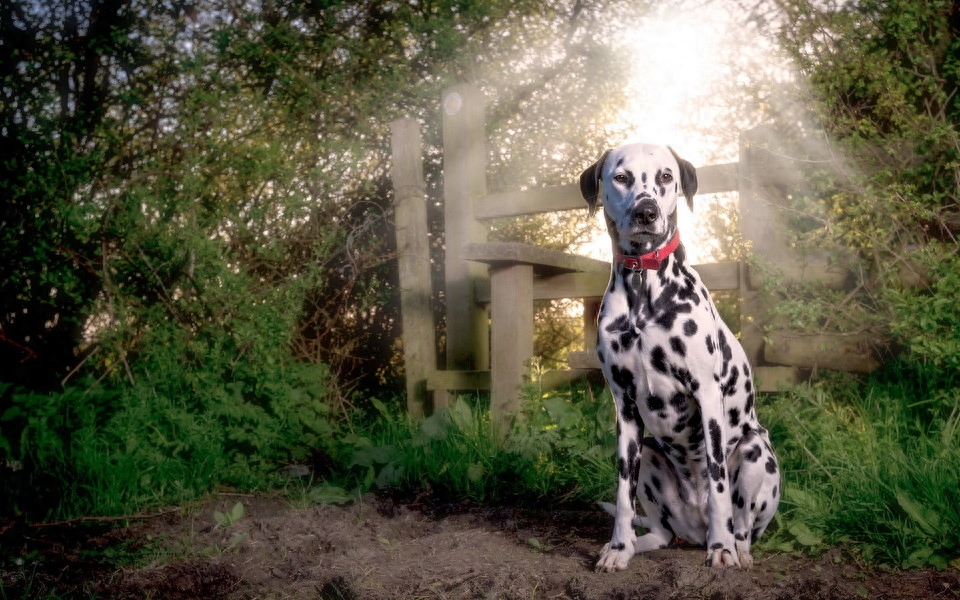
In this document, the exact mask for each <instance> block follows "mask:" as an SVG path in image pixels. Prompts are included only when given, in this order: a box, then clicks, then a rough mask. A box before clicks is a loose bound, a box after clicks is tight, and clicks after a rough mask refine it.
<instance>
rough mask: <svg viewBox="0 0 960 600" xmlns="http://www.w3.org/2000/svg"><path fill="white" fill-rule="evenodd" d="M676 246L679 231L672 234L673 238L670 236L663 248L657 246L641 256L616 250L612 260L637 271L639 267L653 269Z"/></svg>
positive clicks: (678, 239) (656, 267) (678, 244)
mask: <svg viewBox="0 0 960 600" xmlns="http://www.w3.org/2000/svg"><path fill="white" fill-rule="evenodd" d="M678 246H680V232H679V231H677V232H676V233H674V234H673V238H671V240H670V241H669V242H667V245H666V246H664V247H663V248H658V249H656V250H654V251H653V252H648V253H647V254H644V255H643V256H626V255H624V254H621V253H620V252H617V253H616V256H614V260H616V261H617V262H618V263H620V264H621V265H623V266H625V267H626V268H628V269H632V270H634V271H639V270H641V269H653V270H654V271H655V270H657V269H659V268H660V263H661V262H663V261H664V260H666V258H667V257H668V256H670V255H671V254H673V251H674V250H676V249H677V247H678Z"/></svg>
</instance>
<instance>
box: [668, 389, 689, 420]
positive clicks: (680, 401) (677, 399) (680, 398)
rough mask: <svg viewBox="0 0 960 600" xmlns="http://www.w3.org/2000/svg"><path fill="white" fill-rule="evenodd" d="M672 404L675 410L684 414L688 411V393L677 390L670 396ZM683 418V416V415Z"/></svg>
mask: <svg viewBox="0 0 960 600" xmlns="http://www.w3.org/2000/svg"><path fill="white" fill-rule="evenodd" d="M670 406H672V407H673V410H675V411H677V414H679V415H683V414H685V413H686V412H687V406H688V404H687V395H686V394H684V393H683V392H677V393H676V394H674V395H673V396H672V397H671V398H670ZM681 418H683V417H681Z"/></svg>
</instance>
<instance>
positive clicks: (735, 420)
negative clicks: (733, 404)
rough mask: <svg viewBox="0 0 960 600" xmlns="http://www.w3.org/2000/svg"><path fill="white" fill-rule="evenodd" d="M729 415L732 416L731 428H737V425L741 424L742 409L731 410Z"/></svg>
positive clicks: (728, 412)
mask: <svg viewBox="0 0 960 600" xmlns="http://www.w3.org/2000/svg"><path fill="white" fill-rule="evenodd" d="M727 414H729V415H730V427H736V426H737V425H739V424H740V409H739V408H731V409H730V410H729V411H727ZM731 441H733V440H731Z"/></svg>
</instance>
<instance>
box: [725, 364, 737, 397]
mask: <svg viewBox="0 0 960 600" xmlns="http://www.w3.org/2000/svg"><path fill="white" fill-rule="evenodd" d="M739 378H740V369H738V368H737V366H736V365H733V366H732V367H730V377H728V378H727V382H726V383H725V384H724V385H723V395H724V396H735V395H736V394H737V380H738V379H739Z"/></svg>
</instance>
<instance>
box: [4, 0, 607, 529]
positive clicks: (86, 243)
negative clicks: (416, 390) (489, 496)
mask: <svg viewBox="0 0 960 600" xmlns="http://www.w3.org/2000/svg"><path fill="white" fill-rule="evenodd" d="M617 1H618V0H613V2H617ZM603 12H604V11H601V10H596V9H594V8H591V9H589V10H586V9H585V8H584V7H583V6H582V5H579V4H577V5H576V6H570V5H568V4H567V3H563V2H548V3H543V2H488V1H476V0H462V1H461V0H456V1H452V2H451V1H447V0H439V1H432V0H431V1H427V2H416V3H393V4H389V3H388V4H384V3H383V2H379V1H364V2H342V1H333V2H321V3H303V2H300V1H298V0H281V1H279V2H271V3H269V6H267V5H262V6H261V5H260V4H259V3H256V2H254V3H251V4H242V5H241V4H237V3H233V2H210V3H204V4H202V5H197V6H194V5H189V4H187V3H181V2H173V3H169V4H165V5H163V6H153V5H151V4H150V3H145V2H143V1H142V0H123V1H118V2H112V3H108V4H102V5H101V4H92V3H78V4H76V6H71V7H70V8H69V9H62V7H60V8H58V7H57V6H55V5H53V4H49V5H48V4H45V3H39V4H37V3H35V2H28V1H25V0H13V1H12V2H5V3H3V4H2V8H0V22H2V23H3V24H4V26H3V27H2V31H0V33H2V35H3V40H2V46H3V48H5V49H7V52H6V54H5V59H4V60H3V61H0V91H2V95H3V97H4V100H5V101H4V102H3V103H0V121H2V122H3V123H4V125H3V128H2V129H0V191H2V195H3V201H2V202H0V225H2V227H0V248H2V250H3V255H4V256H5V257H6V258H7V260H6V261H4V263H3V264H2V265H0V386H2V388H3V390H2V396H0V401H2V404H0V417H2V419H3V420H2V421H0V460H2V461H3V462H2V463H0V464H3V465H9V468H3V469H0V476H2V477H3V484H4V485H3V489H4V492H5V498H4V506H3V508H4V511H5V512H6V511H22V510H29V511H30V517H31V518H42V517H43V516H45V515H47V514H57V515H62V516H67V515H72V514H76V513H78V512H87V513H92V514H105V513H115V512H127V511H129V510H131V509H132V508H133V507H135V506H137V505H139V504H142V503H154V502H167V501H174V500H176V499H181V498H186V497H193V496H196V495H197V494H200V493H202V492H203V491H205V490H209V489H212V488H214V487H215V486H217V485H231V486H241V487H245V488H249V487H257V486H263V485H266V478H267V477H268V474H269V473H271V472H272V471H273V470H275V469H276V467H278V466H279V465H281V464H283V463H286V462H298V461H302V460H303V459H304V457H305V456H306V454H307V453H308V452H311V451H315V452H317V453H318V454H320V455H325V454H327V453H330V452H332V450H331V449H330V446H332V445H333V441H332V440H333V439H334V438H335V432H337V431H338V430H337V429H336V428H337V427H338V426H341V425H344V424H345V422H346V420H347V416H348V414H349V412H350V409H351V403H352V401H353V397H352V396H351V392H352V391H353V390H355V389H358V388H360V389H367V390H369V389H376V390H380V389H381V388H388V389H389V387H390V386H393V385H396V383H397V381H398V378H399V372H398V368H397V366H398V364H399V360H398V358H397V348H398V344H397V337H398V335H397V324H398V323H399V321H400V319H399V318H398V302H397V300H398V296H397V285H396V276H397V275H396V272H395V269H396V267H395V261H393V260H392V259H393V258H394V257H393V253H394V251H395V249H394V248H393V247H392V244H393V242H392V239H393V236H392V215H391V210H392V200H393V198H392V192H391V185H390V180H389V177H388V175H389V171H388V168H389V152H388V147H387V144H388V139H389V136H388V135H387V123H389V122H390V121H391V120H392V119H394V118H397V117H403V116H411V117H415V118H419V119H420V120H421V121H422V123H423V129H424V138H425V143H426V146H427V150H426V152H425V156H426V161H425V169H426V172H427V193H428V194H430V195H431V196H433V198H432V201H431V203H430V205H431V207H432V208H434V209H435V207H436V206H437V205H438V202H437V200H439V195H440V191H439V190H440V186H439V181H440V169H441V157H440V155H439V153H438V152H437V151H436V145H437V144H438V140H439V139H440V132H439V117H438V114H437V113H438V107H437V99H438V98H439V95H440V91H441V90H442V89H443V88H444V87H446V86H448V85H451V84H453V83H459V82H462V81H470V82H472V83H477V84H479V85H481V86H483V87H484V88H485V92H486V94H487V98H488V106H489V107H490V108H491V110H490V112H489V114H490V119H489V123H490V129H491V132H492V133H491V135H492V136H493V137H495V138H496V140H495V141H494V142H493V145H494V146H496V147H501V148H505V149H506V148H507V147H508V146H510V147H514V148H515V149H516V155H517V156H520V155H524V156H525V155H528V154H530V153H528V152H526V151H523V150H524V149H526V148H529V147H537V146H539V147H544V144H550V145H560V144H561V143H563V144H567V145H568V146H569V147H571V148H579V147H580V146H581V145H580V144H577V143H573V142H574V141H576V140H580V139H582V136H583V132H584V131H588V132H589V134H588V135H592V136H594V137H598V136H599V134H594V133H593V132H595V131H596V132H599V131H601V128H600V127H594V128H588V127H585V126H584V124H585V123H592V122H595V121H597V120H598V119H599V118H600V117H599V116H598V115H597V114H596V109H597V102H594V101H591V102H586V101H579V100H577V98H580V99H588V98H593V97H594V95H595V94H597V92H598V91H599V90H600V89H601V88H600V85H601V84H603V83H604V82H607V81H609V82H611V83H610V85H613V83H612V82H613V80H612V79H608V78H605V77H603V72H604V64H605V62H604V61H603V60H602V59H603V56H604V53H603V51H602V48H601V45H600V42H599V40H601V39H602V38H601V37H598V36H596V35H594V33H595V31H596V28H595V26H596V25H597V23H598V21H599V20H600V19H601V18H602V14H603ZM521 40H522V42H521ZM518 44H519V45H518ZM534 49H539V50H541V51H539V52H538V51H534ZM518 55H523V56H525V59H524V60H517V56H518ZM561 91H562V92H563V93H560V92H561ZM600 96H601V97H603V98H605V99H607V100H606V101H610V102H612V101H614V100H613V97H614V95H613V94H612V93H611V94H600ZM564 106H566V107H568V108H569V107H575V108H576V113H572V112H571V111H569V110H564V109H563V107H564ZM560 112H564V113H565V114H567V115H568V117H571V118H570V119H568V125H566V126H565V128H563V129H558V128H557V127H556V119H555V116H554V115H555V114H557V113H560ZM580 117H582V120H580V121H577V119H578V118H580ZM520 121H522V122H523V124H524V126H523V127H519V126H518V124H519V122H520ZM545 134H550V135H552V136H553V137H550V138H549V141H544V140H546V138H545V137H544V136H545ZM557 136H559V137H557ZM561 138H562V139H561ZM538 139H539V140H540V141H537V140H538ZM585 152H586V153H587V154H589V155H593V154H594V150H593V149H592V148H587V149H586V150H585ZM576 154H577V153H576V152H574V153H564V156H563V157H562V158H563V159H565V160H566V161H569V162H572V163H574V164H579V163H580V162H582V160H581V158H582V157H580V156H578V155H576ZM490 158H491V170H492V171H493V172H494V174H493V175H492V180H494V181H496V180H499V179H500V174H502V173H503V172H504V171H505V170H506V169H507V168H509V166H511V165H515V164H517V163H518V161H516V160H512V158H511V156H510V155H509V153H508V154H503V155H500V154H497V155H494V156H491V157H490ZM548 171H549V172H544V170H543V169H540V171H539V172H538V173H537V174H535V175H533V177H535V178H537V177H539V178H552V179H553V180H554V181H555V182H556V180H558V179H559V178H560V177H561V175H563V174H565V173H567V172H569V169H567V164H565V163H564V162H563V160H559V159H557V160H556V161H555V163H554V164H552V166H551V168H550V169H548ZM525 183H526V181H525ZM438 214H439V211H438V210H433V213H432V217H433V218H434V219H436V217H437V215H438ZM434 239H435V240H437V242H436V251H437V258H438V259H439V258H440V253H441V252H442V248H441V245H442V236H441V235H436V236H435V238H434ZM436 264H442V260H438V261H437V263H436ZM323 365H326V366H323ZM6 384H10V385H6ZM358 443H359V442H358ZM361 458H363V457H362V456H361V457H360V458H358V460H360V459H361ZM376 458H377V456H376V455H374V456H372V457H368V458H367V459H365V460H374V459H376ZM355 468H356V469H359V468H360V466H359V465H357V466H355ZM475 473H476V470H475V472H474V474H475ZM36 492H39V495H40V496H42V498H43V500H42V501H40V502H31V496H30V494H31V493H36Z"/></svg>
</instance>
